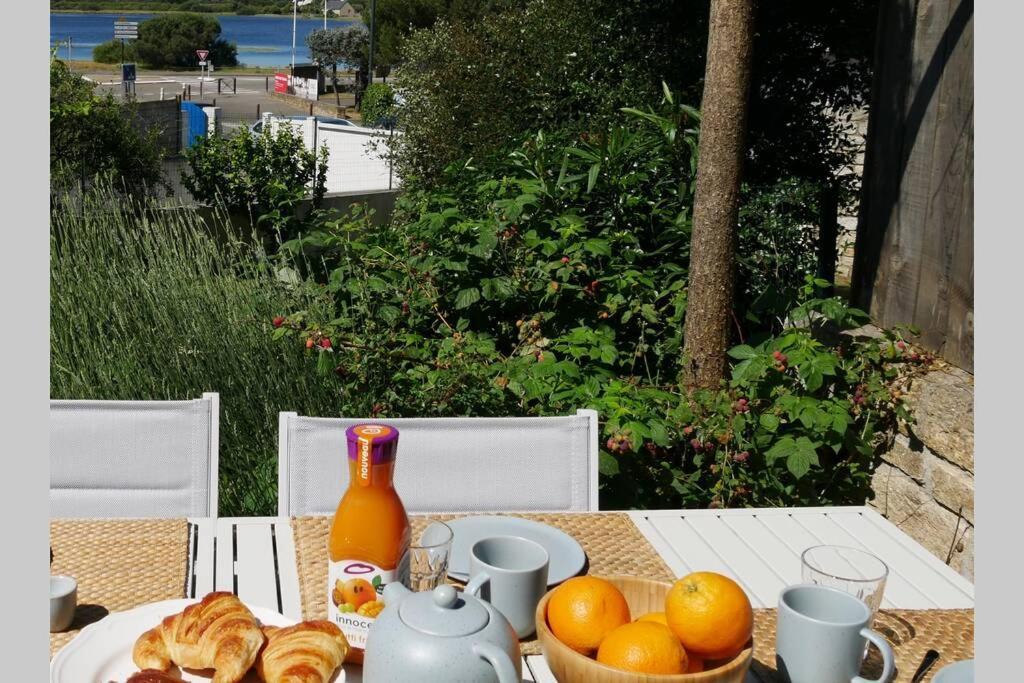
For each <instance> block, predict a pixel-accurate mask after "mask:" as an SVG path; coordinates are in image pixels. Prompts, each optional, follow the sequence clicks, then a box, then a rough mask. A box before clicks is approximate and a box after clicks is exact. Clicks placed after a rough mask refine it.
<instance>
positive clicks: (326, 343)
mask: <svg viewBox="0 0 1024 683" xmlns="http://www.w3.org/2000/svg"><path fill="white" fill-rule="evenodd" d="M320 348H322V349H329V348H331V340H330V339H328V338H327V337H324V338H323V339H321V340H320Z"/></svg>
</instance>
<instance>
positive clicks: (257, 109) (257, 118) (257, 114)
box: [256, 102, 260, 121]
mask: <svg viewBox="0 0 1024 683" xmlns="http://www.w3.org/2000/svg"><path fill="white" fill-rule="evenodd" d="M259 119H260V103H259V102H257V103H256V120H257V121H259Z"/></svg>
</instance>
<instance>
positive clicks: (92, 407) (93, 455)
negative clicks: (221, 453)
mask: <svg viewBox="0 0 1024 683" xmlns="http://www.w3.org/2000/svg"><path fill="white" fill-rule="evenodd" d="M219 412H220V397H219V396H218V395H217V394H215V393H207V394H203V397H202V398H200V399H194V400H189V401H50V516H51V517H216V516H217V451H218V427H219V423H218V420H219Z"/></svg>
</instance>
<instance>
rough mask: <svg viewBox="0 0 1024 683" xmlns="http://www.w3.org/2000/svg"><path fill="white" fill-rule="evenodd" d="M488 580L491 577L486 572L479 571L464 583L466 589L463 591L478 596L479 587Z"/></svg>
mask: <svg viewBox="0 0 1024 683" xmlns="http://www.w3.org/2000/svg"><path fill="white" fill-rule="evenodd" d="M490 580H491V577H490V575H489V574H488V573H487V572H480V573H479V574H477V575H476V576H474V577H473V578H472V579H471V580H470V582H469V583H467V584H466V589H465V590H464V591H463V592H464V593H469V594H470V595H476V596H477V597H480V596H479V595H477V594H478V593H479V592H480V589H481V588H483V587H484V584H485V583H487V582H488V581H490Z"/></svg>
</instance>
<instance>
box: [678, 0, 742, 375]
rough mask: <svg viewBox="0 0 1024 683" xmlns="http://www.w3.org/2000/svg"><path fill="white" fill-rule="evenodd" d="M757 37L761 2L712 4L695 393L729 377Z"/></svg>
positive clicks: (691, 336)
mask: <svg viewBox="0 0 1024 683" xmlns="http://www.w3.org/2000/svg"><path fill="white" fill-rule="evenodd" d="M753 34H754V0H711V18H710V22H709V25H708V54H707V64H706V66H705V69H704V96H703V101H702V102H701V110H702V116H701V127H700V143H699V148H698V162H697V180H696V191H695V196H694V202H693V236H692V240H691V246H690V287H689V292H688V296H687V309H686V323H685V328H684V338H685V343H684V346H683V373H682V375H683V376H682V381H683V383H684V384H685V385H686V387H687V388H688V389H696V388H702V387H704V388H712V387H716V386H718V384H719V382H720V381H721V380H722V378H723V377H724V376H725V369H726V362H725V352H726V349H727V348H728V343H729V329H730V321H731V318H732V305H733V280H734V264H735V252H736V222H737V212H738V209H739V193H740V173H741V171H742V167H743V152H744V131H745V129H746V123H747V91H748V90H749V86H750V67H751V53H752V42H753Z"/></svg>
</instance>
